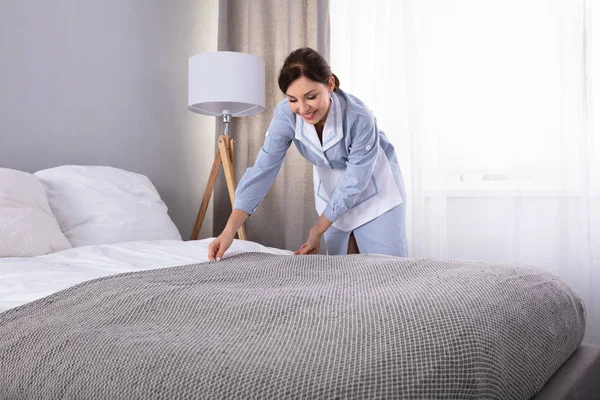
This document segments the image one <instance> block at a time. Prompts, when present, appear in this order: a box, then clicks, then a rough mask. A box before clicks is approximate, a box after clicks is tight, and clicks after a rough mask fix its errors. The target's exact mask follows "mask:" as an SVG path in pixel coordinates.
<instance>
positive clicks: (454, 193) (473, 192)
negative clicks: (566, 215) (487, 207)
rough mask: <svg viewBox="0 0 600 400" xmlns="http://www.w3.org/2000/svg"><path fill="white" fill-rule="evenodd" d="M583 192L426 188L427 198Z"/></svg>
mask: <svg viewBox="0 0 600 400" xmlns="http://www.w3.org/2000/svg"><path fill="white" fill-rule="evenodd" d="M583 196H585V195H583V194H581V193H569V192H568V191H566V190H477V189H469V190H467V189H464V190H460V189H454V190H448V191H445V192H444V191H434V190H425V197H426V198H435V197H447V198H579V197H583ZM588 196H589V197H595V198H597V197H600V193H590V194H589V195H588Z"/></svg>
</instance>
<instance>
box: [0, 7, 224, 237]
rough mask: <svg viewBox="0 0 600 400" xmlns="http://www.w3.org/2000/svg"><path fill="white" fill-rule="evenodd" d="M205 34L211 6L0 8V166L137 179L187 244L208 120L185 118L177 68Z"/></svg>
mask: <svg viewBox="0 0 600 400" xmlns="http://www.w3.org/2000/svg"><path fill="white" fill-rule="evenodd" d="M217 34H218V0H176V1H170V0H85V1H81V0H52V1H45V0H0V90H1V94H0V166H1V167H6V168H14V169H19V170H23V171H29V172H35V171H37V170H40V169H44V168H49V167H53V166H58V165H65V164H80V165H110V166H114V167H119V168H123V169H127V170H130V171H135V172H138V173H142V174H144V175H146V176H148V177H149V178H150V179H151V180H152V182H154V184H155V186H156V187H157V189H158V191H159V192H160V194H161V196H162V197H163V199H164V200H165V202H166V203H167V206H168V207H169V214H170V215H171V218H172V219H173V221H174V222H175V224H176V225H177V226H178V228H179V230H180V232H181V234H182V236H183V237H184V239H187V238H189V235H190V232H191V230H192V226H193V223H194V219H195V217H196V213H197V211H198V206H199V204H200V200H201V197H202V193H203V190H204V185H205V184H206V181H207V179H208V173H209V171H210V167H211V164H212V159H213V157H214V132H215V123H216V119H215V118H213V117H207V116H201V115H198V114H194V113H191V112H189V111H188V110H187V62H188V57H190V56H192V55H194V54H196V53H199V52H203V51H216V49H217ZM211 235H212V206H211V208H210V209H209V210H208V212H207V217H206V220H205V223H204V225H203V229H202V231H201V237H206V236H211Z"/></svg>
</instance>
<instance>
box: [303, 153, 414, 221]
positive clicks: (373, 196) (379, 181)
mask: <svg viewBox="0 0 600 400" xmlns="http://www.w3.org/2000/svg"><path fill="white" fill-rule="evenodd" d="M377 150H378V154H377V160H376V161H375V168H374V170H373V176H372V177H371V180H370V181H369V184H368V185H367V187H366V189H365V190H364V191H363V192H362V193H361V194H359V195H358V199H357V201H356V203H355V205H354V207H352V208H351V209H350V210H348V211H347V212H346V213H345V214H344V215H342V216H341V217H339V218H338V219H337V221H335V222H334V223H333V226H334V227H336V228H337V229H339V230H341V231H344V232H350V231H351V230H354V229H356V228H358V227H359V226H361V225H363V224H366V223H367V222H369V221H372V220H373V219H375V218H377V217H378V216H380V215H381V214H383V213H385V212H386V211H389V210H391V209H392V208H394V207H396V206H397V205H399V204H401V203H402V196H401V195H400V191H399V190H398V185H397V184H396V180H395V179H394V175H393V173H392V168H391V166H390V162H389V160H388V159H387V157H386V155H385V153H384V151H383V150H382V149H381V148H380V147H378V148H377ZM345 171H346V170H345V169H332V168H328V167H317V166H314V167H313V182H314V188H315V207H316V209H317V212H318V213H319V215H322V214H323V211H325V208H326V207H327V205H328V204H329V199H330V198H331V196H333V193H334V192H335V190H336V188H337V187H338V185H339V183H340V181H341V179H342V176H343V175H344V173H345Z"/></svg>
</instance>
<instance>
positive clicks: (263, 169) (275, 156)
mask: <svg viewBox="0 0 600 400" xmlns="http://www.w3.org/2000/svg"><path fill="white" fill-rule="evenodd" d="M282 107H287V106H286V105H285V104H282V103H280V104H279V105H278V106H277V107H276V108H275V112H274V115H273V119H272V120H271V124H270V125H269V129H268V131H267V135H266V138H265V142H264V144H263V146H262V148H261V149H260V151H259V153H258V156H257V157H256V161H255V163H254V165H253V166H252V167H250V168H248V169H247V170H246V172H245V173H244V175H243V176H242V178H241V179H240V181H239V182H238V186H237V189H236V191H235V202H234V205H233V211H232V213H231V216H230V217H229V220H228V221H227V226H226V228H225V230H224V231H223V233H221V235H219V237H217V238H216V239H215V240H214V241H213V242H212V243H211V244H210V245H209V249H208V259H209V260H211V261H212V260H219V259H221V258H223V255H224V254H225V251H227V249H228V248H229V246H231V243H232V242H233V236H234V235H235V232H236V231H237V230H238V229H239V228H240V226H242V224H243V223H244V221H246V219H248V217H249V216H250V215H251V214H252V213H254V210H256V208H257V207H258V205H259V204H260V202H261V201H262V200H263V198H264V197H265V195H266V194H267V192H268V191H269V189H270V188H271V185H272V184H273V182H274V181H275V177H276V176H277V173H278V172H279V169H280V168H281V164H282V163H283V159H284V157H285V154H286V152H287V150H288V149H289V147H290V145H291V143H292V140H293V138H294V127H293V125H292V124H291V123H290V121H289V118H287V117H286V115H285V114H284V113H283V112H282Z"/></svg>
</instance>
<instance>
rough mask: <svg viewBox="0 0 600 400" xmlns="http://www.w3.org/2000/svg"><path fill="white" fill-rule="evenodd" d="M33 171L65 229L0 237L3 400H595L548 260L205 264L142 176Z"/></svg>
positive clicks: (241, 253) (298, 259)
mask: <svg viewBox="0 0 600 400" xmlns="http://www.w3.org/2000/svg"><path fill="white" fill-rule="evenodd" d="M99 171H100V172H99ZM1 172H2V171H0V175H1ZM115 174H117V175H119V176H120V178H119V177H115ZM91 176H93V177H94V178H93V179H91ZM21 177H22V176H21ZM37 178H38V179H39V180H41V182H43V190H44V192H45V193H46V196H47V197H46V199H47V201H48V202H49V203H48V206H49V207H48V208H45V209H44V210H43V211H44V212H43V213H41V214H40V215H42V214H43V215H44V216H45V217H48V218H50V216H54V217H56V221H55V223H56V226H57V227H58V228H57V229H58V231H59V232H60V233H61V234H64V238H65V239H66V241H65V240H62V238H61V237H60V235H59V233H58V232H57V231H56V229H54V230H53V225H52V220H51V219H49V220H46V221H45V222H44V224H40V223H39V221H38V222H36V226H37V227H40V226H43V229H42V228H39V229H36V230H35V232H34V233H35V234H38V233H39V232H44V238H45V239H46V240H45V241H44V240H42V239H44V238H40V237H39V235H38V236H36V237H34V238H33V239H31V240H29V242H28V241H27V240H24V239H23V238H24V237H26V236H24V234H23V233H22V232H19V233H18V234H13V235H12V236H10V235H7V234H6V231H7V229H6V228H5V232H4V233H3V236H0V237H2V238H8V239H6V240H3V243H1V244H0V252H1V251H4V252H5V254H4V255H3V257H2V258H0V398H1V399H4V398H7V399H29V398H62V399H77V398H98V399H103V398H110V399H135V398H144V399H150V398H157V399H158V398H407V399H423V398H453V399H458V398H465V399H467V398H468V399H475V398H496V399H528V398H534V399H571V398H575V399H580V398H581V399H594V398H599V397H598V396H599V393H600V385H599V383H598V382H599V380H598V379H597V377H598V376H600V350H599V348H598V346H592V345H586V344H582V343H581V341H582V338H583V332H584V329H585V308H584V305H583V304H582V303H581V300H580V298H579V297H578V296H577V294H576V293H574V292H573V291H572V290H571V289H570V288H569V287H568V286H567V285H566V284H565V283H564V282H563V281H562V280H560V279H558V278H556V277H555V276H552V275H550V274H548V273H546V272H544V271H542V270H540V269H537V268H533V267H526V266H515V265H503V264H493V263H483V262H476V261H457V260H430V259H400V258H395V257H388V256H382V255H354V256H323V255H318V256H293V255H291V254H290V252H289V251H286V250H280V249H274V248H268V247H265V246H262V245H260V244H257V243H253V242H249V241H238V240H236V241H234V243H233V245H232V248H231V249H230V251H229V252H228V253H227V257H226V258H225V259H224V260H222V261H219V262H208V261H207V246H208V243H209V242H210V240H211V239H205V240H200V241H189V242H185V241H182V240H181V238H180V237H178V233H177V232H175V231H174V230H173V229H172V226H171V224H172V222H171V221H170V220H168V218H166V219H165V214H166V208H165V207H164V204H162V202H161V201H160V199H159V198H157V197H156V196H157V195H156V194H155V193H154V190H153V189H152V187H151V185H149V184H148V182H146V181H145V180H144V179H143V178H142V177H139V176H131V175H128V174H126V173H123V172H121V171H114V170H110V169H109V170H106V169H104V170H98V169H93V170H92V169H85V168H84V169H81V168H79V169H78V168H74V167H72V168H67V169H59V170H52V171H46V172H43V173H40V174H38V175H37ZM27 179H31V177H27ZM105 180H108V181H110V184H106V186H103V185H104V183H102V182H103V181H105ZM138 181H139V182H138ZM0 182H8V180H6V179H4V180H1V179H0ZM32 182H33V181H32ZM119 182H120V183H119ZM140 182H141V183H140ZM65 185H66V186H67V187H65ZM8 186H10V187H14V186H15V183H14V182H11V183H10V184H9V185H8ZM34 186H35V185H34ZM90 187H92V188H94V189H93V190H92V192H93V193H91V194H90V193H88V192H89V188H90ZM98 187H103V190H102V191H98V190H97V188H98ZM9 189H10V188H9ZM9 189H6V187H5V188H4V189H2V186H1V183H0V205H2V201H4V202H5V203H6V204H9V203H10V204H13V205H14V204H15V200H14V199H13V200H11V201H10V202H7V201H6V199H7V198H8V197H7V194H6V193H7V192H9V191H10V190H9ZM38 189H39V187H38ZM2 190H4V194H3V192H2ZM148 191H150V192H151V194H148V193H147V192H148ZM25 192H28V191H25ZM30 192H33V190H32V191H30ZM19 193H22V190H20V191H19ZM65 193H71V194H70V195H69V196H67V195H66V194H65ZM132 193H133V194H134V195H132ZM30 194H31V193H30ZM99 195H100V196H101V198H100V199H98V196H99ZM107 196H108V199H107ZM33 197H35V196H33ZM38 197H40V196H38ZM42 197H43V196H42ZM116 197H123V198H125V199H127V201H130V202H131V203H132V204H133V205H129V206H128V205H127V202H126V201H125V200H124V199H119V200H115V198H116ZM82 199H86V201H85V204H87V205H89V206H90V207H89V208H88V210H87V211H85V210H83V209H82V207H80V206H79V204H80V203H81V200H82ZM149 199H150V200H149ZM38 200H39V199H38ZM40 201H41V200H39V201H37V202H35V203H36V204H38V203H40ZM41 202H42V203H43V201H41ZM6 204H5V205H6ZM103 204H105V205H106V204H109V205H110V207H109V209H107V208H106V207H105V206H104V208H102V207H103V206H102V205H103ZM115 204H118V205H119V206H118V207H115V206H114V205H115ZM65 205H66V206H65ZM38 206H39V204H38ZM36 207H37V206H36ZM132 207H133V208H132ZM144 207H146V208H148V210H147V211H146V212H144V211H143V208H144ZM22 208H23V207H19V209H22ZM42 208H44V207H42ZM140 208H141V209H142V210H141V211H140ZM133 209H135V210H137V211H135V213H133V212H132V210H133ZM48 210H49V211H50V213H48ZM90 210H91V211H90ZM123 210H125V211H123ZM157 210H158V211H157ZM90 212H91V215H90ZM123 212H124V214H119V213H123ZM86 213H87V214H86ZM132 213H133V214H135V215H136V216H137V217H136V218H131V215H132ZM19 215H21V214H19ZM24 215H25V214H24ZM26 215H27V216H30V215H32V214H31V213H27V214H26ZM149 215H152V221H149V220H148V218H149ZM23 218H25V217H20V219H19V220H20V221H21V224H20V225H19V226H23V223H22V221H24V219H23ZM36 218H38V219H39V218H41V217H39V216H38V217H36ZM13 220H14V216H13ZM115 221H117V222H115ZM1 226H5V227H6V226H8V224H4V225H1ZM107 227H108V229H107ZM54 228H56V227H54ZM0 229H2V228H0ZM128 232H129V233H130V234H134V236H135V237H138V238H139V237H143V239H144V240H132V239H133V238H134V237H133V236H127V233H128ZM30 234H32V235H33V233H31V232H30ZM34 236H35V235H34ZM15 237H16V239H15ZM34 239H35V240H34ZM11 240H12V241H13V242H14V243H16V244H19V243H24V242H26V243H29V244H28V245H27V246H20V247H19V246H16V245H15V244H13V245H12V246H11V245H9V244H10V243H9V242H10V241H11ZM7 243H9V244H7ZM14 249H17V250H18V251H19V252H20V253H21V254H19V256H14V255H13V256H8V255H7V254H6V253H7V252H9V251H15V250H14ZM31 251H34V252H38V253H40V254H36V255H24V254H23V253H27V252H31Z"/></svg>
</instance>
